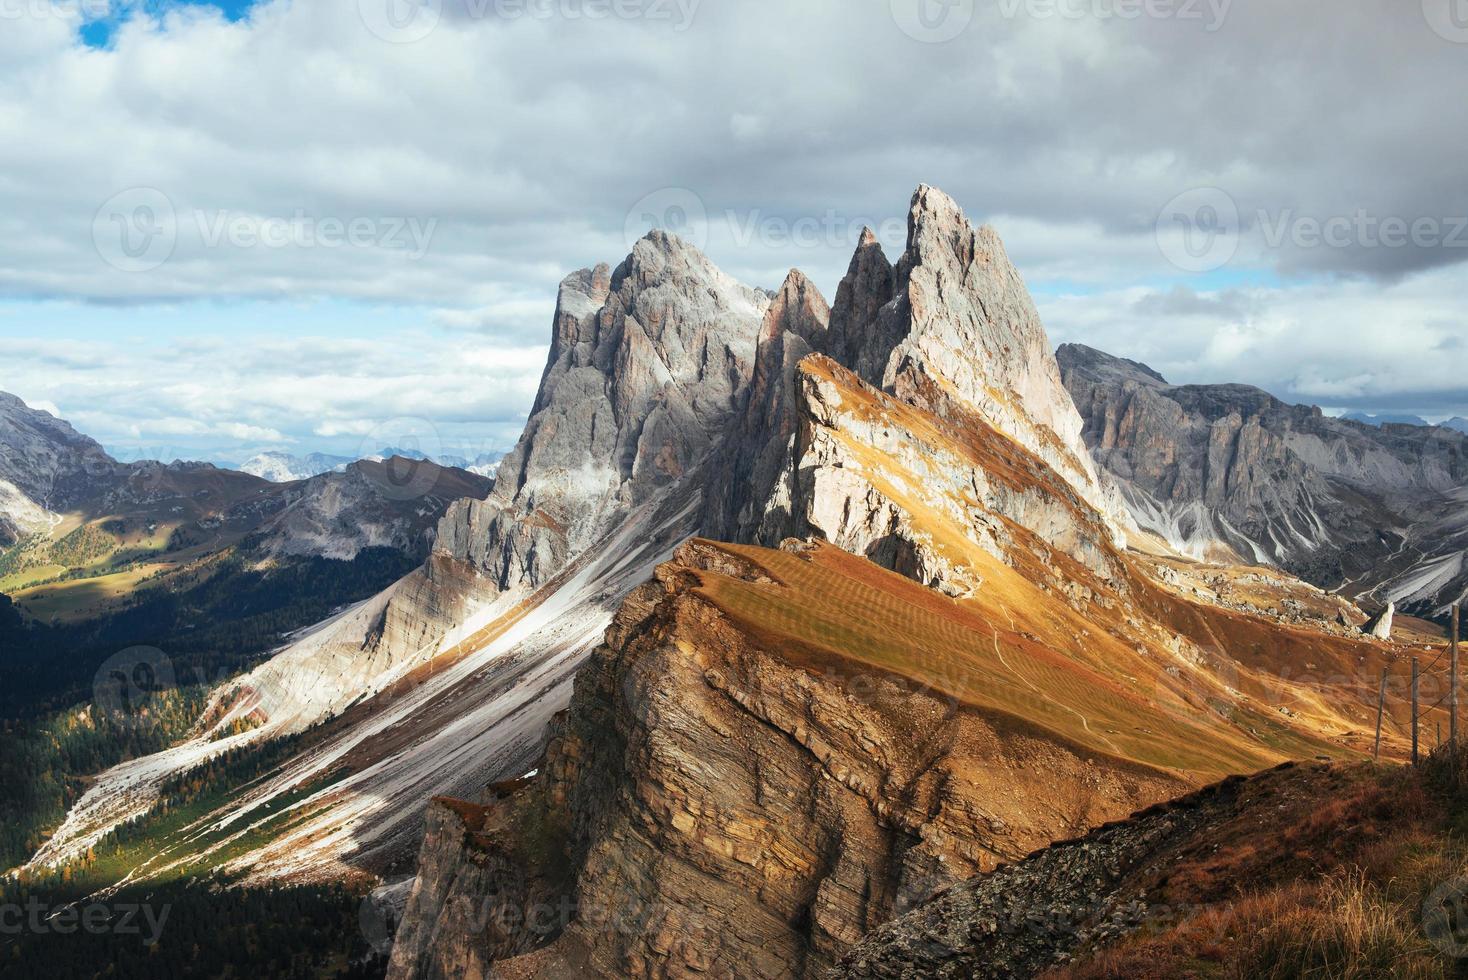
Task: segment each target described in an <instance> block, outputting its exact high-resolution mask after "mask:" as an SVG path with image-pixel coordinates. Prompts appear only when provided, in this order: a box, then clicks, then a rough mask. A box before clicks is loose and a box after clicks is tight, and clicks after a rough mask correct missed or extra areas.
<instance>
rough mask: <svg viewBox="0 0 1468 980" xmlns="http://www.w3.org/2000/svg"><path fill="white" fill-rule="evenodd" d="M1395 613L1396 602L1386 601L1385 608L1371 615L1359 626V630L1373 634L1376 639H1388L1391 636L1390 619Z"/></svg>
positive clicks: (1369, 634)
mask: <svg viewBox="0 0 1468 980" xmlns="http://www.w3.org/2000/svg"><path fill="white" fill-rule="evenodd" d="M1396 614H1397V604H1396V603H1395V602H1388V603H1387V604H1386V608H1385V609H1383V610H1382V611H1381V612H1379V613H1377V614H1376V615H1375V616H1372V617H1371V618H1370V619H1369V620H1367V621H1366V623H1365V625H1363V626H1362V627H1361V632H1363V633H1365V634H1366V635H1368V636H1374V637H1376V638H1377V639H1378V640H1390V639H1391V638H1392V619H1393V618H1395V616H1396Z"/></svg>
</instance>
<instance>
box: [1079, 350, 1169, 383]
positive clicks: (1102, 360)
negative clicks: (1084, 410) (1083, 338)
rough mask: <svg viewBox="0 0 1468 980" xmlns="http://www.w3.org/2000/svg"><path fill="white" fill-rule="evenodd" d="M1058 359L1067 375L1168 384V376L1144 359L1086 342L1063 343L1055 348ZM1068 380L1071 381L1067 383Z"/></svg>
mask: <svg viewBox="0 0 1468 980" xmlns="http://www.w3.org/2000/svg"><path fill="white" fill-rule="evenodd" d="M1055 360H1056V362H1057V363H1058V364H1059V365H1060V371H1061V373H1062V374H1063V375H1065V376H1067V377H1069V375H1070V373H1071V372H1072V371H1074V372H1077V373H1079V374H1081V375H1082V376H1084V377H1088V378H1090V379H1092V380H1093V381H1112V380H1115V381H1137V382H1140V383H1142V384H1145V385H1166V384H1167V379H1166V378H1164V377H1163V376H1162V375H1161V374H1159V373H1157V372H1156V371H1154V370H1152V369H1151V368H1150V367H1148V366H1147V365H1145V364H1143V363H1142V362H1140V361H1131V360H1128V359H1126V358H1125V357H1117V356H1116V355H1115V354H1108V353H1106V352H1105V351H1103V350H1097V349H1096V348H1094V347H1087V346H1086V345H1085V344H1061V345H1060V346H1059V347H1057V348H1056V349H1055ZM1067 383H1068V382H1067Z"/></svg>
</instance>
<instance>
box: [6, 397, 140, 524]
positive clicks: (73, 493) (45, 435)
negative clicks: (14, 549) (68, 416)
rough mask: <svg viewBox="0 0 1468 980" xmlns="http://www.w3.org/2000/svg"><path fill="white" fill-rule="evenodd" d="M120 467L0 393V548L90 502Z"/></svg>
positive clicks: (99, 449) (65, 428)
mask: <svg viewBox="0 0 1468 980" xmlns="http://www.w3.org/2000/svg"><path fill="white" fill-rule="evenodd" d="M118 469H120V465H119V464H118V463H117V462H116V461H115V460H114V459H112V457H110V456H108V455H107V453H106V452H104V451H103V449H102V447H101V446H99V445H98V444H97V443H96V442H94V441H93V440H91V439H88V438H87V437H86V436H84V435H82V434H81V433H79V432H77V431H76V430H75V429H73V428H72V427H71V426H70V425H69V424H67V423H66V422H63V421H61V420H60V419H57V418H55V417H53V416H52V415H50V414H49V413H47V412H42V411H38V410H36V409H32V408H30V407H28V406H27V405H26V403H25V402H23V401H21V400H20V399H19V398H16V397H15V396H14V395H8V394H6V393H4V392H0V545H4V544H13V543H14V542H15V541H16V540H17V539H18V538H19V537H20V536H21V535H22V534H24V533H28V532H31V531H35V530H39V529H43V528H45V527H47V526H48V518H49V515H51V514H54V513H64V512H66V511H68V510H70V509H72V508H73V507H76V506H78V505H79V504H80V503H81V502H83V501H85V500H88V499H90V498H91V497H92V496H93V495H94V494H95V493H96V491H97V484H99V483H102V482H104V481H106V480H109V479H111V478H112V476H113V474H114V473H115V472H116V471H117V470H118Z"/></svg>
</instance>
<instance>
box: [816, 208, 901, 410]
mask: <svg viewBox="0 0 1468 980" xmlns="http://www.w3.org/2000/svg"><path fill="white" fill-rule="evenodd" d="M892 289H893V281H892V263H891V262H889V261H887V256H886V254H885V253H884V252H883V251H882V244H881V242H879V241H878V240H877V236H876V235H875V234H874V233H873V232H872V230H871V229H870V228H866V229H864V230H863V231H862V235H861V243H860V244H859V245H857V247H856V252H855V254H853V255H852V256H851V264H850V265H849V266H848V267H847V270H846V276H845V278H843V279H842V280H841V285H840V286H839V287H838V288H837V290H836V303H835V305H834V306H832V308H831V329H830V331H829V333H828V335H827V338H826V352H827V353H828V354H830V356H831V357H833V358H835V359H836V360H837V361H839V362H840V363H841V364H843V365H845V366H846V367H848V368H850V369H851V370H853V371H855V372H856V373H857V375H858V376H859V377H861V378H862V380H864V381H867V382H869V383H871V384H881V381H882V374H883V372H885V371H886V369H887V358H888V356H889V355H890V354H891V352H892V348H893V347H895V346H896V345H897V342H898V341H899V340H901V339H902V338H901V336H891V337H885V338H881V337H877V336H874V331H876V330H877V329H878V327H879V314H880V312H881V310H882V307H883V306H886V305H887V303H888V302H889V301H891V299H892ZM902 328H903V326H902V324H901V323H900V322H897V321H896V320H894V321H892V323H891V324H890V329H891V330H893V331H898V330H901V329H902Z"/></svg>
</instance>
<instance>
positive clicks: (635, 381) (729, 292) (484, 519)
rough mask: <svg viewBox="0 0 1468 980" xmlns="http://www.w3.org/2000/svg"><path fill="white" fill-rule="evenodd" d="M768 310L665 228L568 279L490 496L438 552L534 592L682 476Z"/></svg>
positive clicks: (459, 516)
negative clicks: (529, 397) (613, 263)
mask: <svg viewBox="0 0 1468 980" xmlns="http://www.w3.org/2000/svg"><path fill="white" fill-rule="evenodd" d="M768 304H769V297H768V296H767V295H766V294H765V293H763V292H761V291H759V290H757V289H753V288H750V287H748V286H744V285H741V284H740V283H738V282H735V281H734V280H733V279H731V278H730V277H729V276H727V275H725V274H724V273H723V272H721V271H719V269H718V268H716V267H715V266H714V264H713V263H712V262H710V261H709V260H708V258H707V257H706V256H704V255H703V254H702V253H701V252H699V251H698V250H697V249H695V248H693V247H692V246H690V245H688V244H687V243H685V242H683V241H681V240H679V239H678V238H676V237H674V236H672V235H668V234H666V233H664V232H653V233H651V234H649V235H648V236H647V237H646V238H644V239H642V240H641V241H639V242H638V243H637V245H636V246H635V247H634V248H633V250H632V254H631V255H630V256H628V258H627V260H626V261H625V262H623V263H622V264H621V265H620V266H618V267H617V269H616V270H615V271H611V270H609V269H608V268H607V267H606V266H599V267H597V268H596V269H591V270H583V271H581V272H578V273H576V274H574V275H572V276H570V277H568V278H567V279H566V280H565V282H563V283H562V284H561V292H560V297H559V299H558V301H557V306H556V318H555V334H554V338H553V341H552V344H551V352H550V359H549V362H548V364H547V365H546V370H545V375H544V377H543V378H542V379H541V386H540V394H539V395H538V396H537V398H536V402H535V406H534V408H533V410H532V413H531V417H530V421H529V422H528V423H527V425H526V427H525V433H524V435H522V436H521V438H520V441H519V444H518V445H516V447H515V449H514V450H512V451H511V452H510V453H509V455H507V456H506V457H505V459H504V460H503V461H502V462H501V463H500V468H499V471H498V474H497V479H496V483H495V488H494V492H493V494H492V495H491V496H490V498H489V499H488V500H486V501H482V502H481V501H465V502H464V503H462V504H461V505H459V506H458V507H455V508H454V509H452V510H451V511H450V513H449V514H448V515H447V516H446V517H445V519H444V522H443V526H442V528H441V529H440V532H439V545H438V547H439V550H440V551H441V552H442V553H444V554H448V555H452V556H455V557H457V558H460V559H462V560H465V561H468V562H469V563H471V564H472V565H474V566H475V567H477V568H479V569H481V570H483V571H484V572H485V573H486V574H488V575H489V576H490V578H491V579H492V580H493V581H494V582H495V584H496V585H497V587H498V588H500V589H511V588H514V587H516V586H519V585H522V584H523V585H526V586H531V587H533V586H537V585H540V584H543V583H544V582H545V581H546V580H547V579H548V578H549V577H550V576H551V575H553V574H555V572H556V571H558V570H559V569H561V568H563V567H564V566H565V565H566V563H567V562H568V561H570V560H571V559H573V558H575V557H576V556H577V555H579V554H580V553H581V552H582V551H584V550H585V549H586V548H587V547H589V546H590V545H591V544H593V543H594V542H596V541H598V540H600V539H601V538H602V537H604V536H605V535H606V534H607V533H608V532H609V531H611V530H613V529H615V528H616V527H618V526H619V525H620V524H621V523H622V522H624V521H625V519H626V517H627V514H628V513H629V512H630V510H631V509H632V508H633V507H635V506H637V505H638V504H640V503H643V502H645V501H647V500H649V499H651V497H652V496H653V495H654V494H655V493H657V492H658V491H659V490H661V489H664V488H666V487H668V486H670V485H672V484H674V483H676V482H678V481H680V480H682V479H684V478H685V477H686V476H688V474H689V473H690V472H691V471H692V470H693V469H695V468H696V467H697V466H698V465H699V464H700V463H701V462H702V461H703V459H704V458H705V457H706V456H707V455H708V452H709V450H710V449H711V448H712V446H713V445H714V443H715V441H716V440H717V439H718V438H719V437H720V436H721V435H722V433H723V430H724V428H725V426H726V425H727V423H728V422H729V419H730V417H731V416H732V415H733V414H734V412H735V410H736V409H737V408H738V406H739V404H740V401H741V399H742V398H743V395H744V389H745V388H746V386H747V385H748V384H749V381H750V378H751V375H752V373H753V366H754V357H755V347H756V343H757V339H758V335H759V331H760V327H761V324H762V322H763V320H764V314H765V308H766V306H768Z"/></svg>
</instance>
